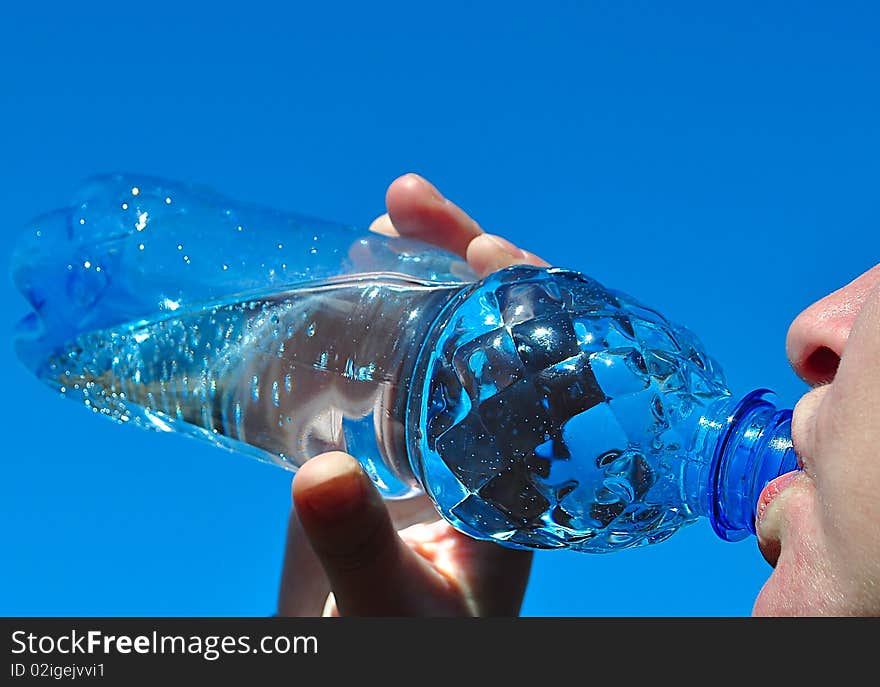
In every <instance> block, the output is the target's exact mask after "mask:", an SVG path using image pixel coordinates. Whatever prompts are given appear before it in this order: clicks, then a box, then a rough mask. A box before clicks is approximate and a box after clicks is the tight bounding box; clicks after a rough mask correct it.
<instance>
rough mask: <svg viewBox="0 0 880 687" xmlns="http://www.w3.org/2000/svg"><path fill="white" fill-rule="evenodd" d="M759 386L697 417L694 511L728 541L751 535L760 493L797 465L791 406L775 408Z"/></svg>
mask: <svg viewBox="0 0 880 687" xmlns="http://www.w3.org/2000/svg"><path fill="white" fill-rule="evenodd" d="M769 393H770V392H769V391H768V390H766V389H758V390H756V391H753V392H752V393H750V394H748V395H747V396H746V397H745V398H743V399H742V400H740V401H739V402H738V403H735V404H731V403H725V404H723V405H722V406H721V407H720V408H717V409H716V410H715V411H714V412H712V413H708V414H707V415H709V416H712V417H704V418H703V419H701V426H702V427H703V428H704V430H703V431H702V432H701V433H700V435H701V436H699V437H698V440H697V441H698V443H697V446H698V447H700V448H701V450H700V451H699V453H700V454H702V456H703V457H704V460H703V461H702V462H701V469H700V471H699V473H700V477H699V485H698V506H697V510H698V511H699V512H700V514H701V515H705V516H706V517H708V518H709V521H710V522H711V523H712V529H714V530H715V533H716V534H717V535H718V536H719V537H721V538H722V539H724V540H726V541H739V540H740V539H743V538H745V537H747V536H748V535H749V534H755V516H756V513H757V506H758V499H759V498H760V495H761V491H762V490H763V489H764V487H765V486H766V485H767V483H768V482H770V481H771V480H773V479H775V478H776V477H779V476H780V475H782V474H785V473H786V472H791V471H792V470H797V469H798V464H797V457H796V456H795V451H794V447H793V445H792V441H791V410H788V409H784V410H778V409H777V408H776V406H775V405H773V404H772V403H771V402H769V401H768V400H767V399H766V398H765V397H766V396H767V395H768V394H769Z"/></svg>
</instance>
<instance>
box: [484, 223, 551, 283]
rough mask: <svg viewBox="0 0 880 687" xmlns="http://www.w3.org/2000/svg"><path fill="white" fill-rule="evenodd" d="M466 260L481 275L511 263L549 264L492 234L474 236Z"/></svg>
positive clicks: (539, 265) (545, 265)
mask: <svg viewBox="0 0 880 687" xmlns="http://www.w3.org/2000/svg"><path fill="white" fill-rule="evenodd" d="M467 261H468V264H469V265H470V266H471V269H472V270H473V271H474V272H476V273H477V274H478V275H480V276H481V277H485V276H486V275H487V274H491V273H492V272H495V271H496V270H500V269H503V268H505V267H510V266H511V265H535V266H536V267H547V266H548V264H549V263H547V262H545V261H544V260H542V259H541V258H539V257H538V256H536V255H534V254H532V253H529V252H528V251H525V250H523V249H522V248H519V247H517V246H515V245H513V244H512V243H511V242H510V241H508V240H507V239H503V238H501V237H500V236H495V235H494V234H481V235H480V236H477V237H475V238H474V239H473V240H472V241H471V243H470V245H469V246H468V248H467Z"/></svg>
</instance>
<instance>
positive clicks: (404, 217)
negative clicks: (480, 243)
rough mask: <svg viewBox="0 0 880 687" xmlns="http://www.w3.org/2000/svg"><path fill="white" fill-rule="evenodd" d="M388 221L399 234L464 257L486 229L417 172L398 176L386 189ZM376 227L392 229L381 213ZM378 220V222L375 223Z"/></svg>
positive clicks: (385, 230) (386, 229)
mask: <svg viewBox="0 0 880 687" xmlns="http://www.w3.org/2000/svg"><path fill="white" fill-rule="evenodd" d="M385 205H386V207H387V208H388V222H390V224H391V225H392V227H393V230H395V231H396V232H397V233H398V234H399V235H400V236H406V237H408V238H413V239H419V240H421V241H426V242H427V243H431V244H434V245H435V246H439V247H440V248H444V249H446V250H448V251H451V252H453V253H455V254H457V255H460V256H462V257H464V255H465V251H467V247H468V244H469V243H470V242H471V240H473V238H474V237H476V236H479V235H480V234H482V233H483V230H482V229H480V226H479V225H478V224H477V223H476V222H475V221H474V220H473V219H471V218H470V216H469V215H468V214H467V213H466V212H465V211H464V210H462V209H461V208H460V207H458V206H457V205H455V204H454V203H452V202H450V201H449V200H447V199H446V198H444V197H443V195H442V194H441V193H440V191H438V190H437V189H436V188H435V187H434V185H433V184H431V183H429V182H428V181H427V180H426V179H424V178H422V177H420V176H419V175H418V174H404V175H403V176H402V177H398V178H397V179H395V180H394V181H393V182H392V183H391V185H390V186H389V187H388V191H387V192H386V193H385ZM377 221H378V222H379V223H378V225H376V228H377V229H380V230H384V231H382V232H380V233H387V231H389V228H388V222H386V221H385V220H382V218H381V217H380V218H379V220H377ZM374 224H375V223H374Z"/></svg>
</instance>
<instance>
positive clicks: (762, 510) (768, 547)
mask: <svg viewBox="0 0 880 687" xmlns="http://www.w3.org/2000/svg"><path fill="white" fill-rule="evenodd" d="M801 475H803V471H802V470H793V471H791V472H786V473H785V474H783V475H780V476H779V477H777V478H775V479H773V480H770V481H769V482H768V483H767V485H766V486H765V487H764V489H762V490H761V495H760V497H759V498H758V506H757V509H756V518H755V520H756V529H757V530H758V547H759V548H760V550H761V555H762V556H763V557H764V560H766V561H767V563H769V564H770V566H771V567H774V568H775V567H776V563H777V561H778V560H779V554H780V552H781V550H782V547H781V543H780V541H779V536H778V534H779V527H778V522H777V517H776V515H775V514H776V511H777V510H778V509H775V508H772V505H773V504H774V502H775V501H776V500H777V499H778V498H779V496H780V495H781V494H782V493H783V492H784V491H785V490H786V489H788V488H789V487H791V486H792V485H793V484H794V483H795V482H796V481H797V479H798V477H800V476H801Z"/></svg>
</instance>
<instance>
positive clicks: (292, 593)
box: [278, 508, 330, 617]
mask: <svg viewBox="0 0 880 687" xmlns="http://www.w3.org/2000/svg"><path fill="white" fill-rule="evenodd" d="M329 593H330V581H329V580H328V579H327V575H326V574H325V573H324V568H323V567H322V566H321V562H320V561H319V560H318V557H317V556H316V555H315V552H314V551H313V550H312V545H311V544H310V543H309V539H308V537H307V536H306V533H305V531H303V527H302V523H301V522H300V519H299V516H298V515H297V512H296V508H291V509H290V519H289V520H288V524H287V545H286V547H285V550H284V566H283V568H282V571H281V585H280V588H279V592H278V614H279V615H282V616H296V617H313V616H320V615H322V614H323V611H324V608H325V600H326V599H327V595H328V594H329Z"/></svg>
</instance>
